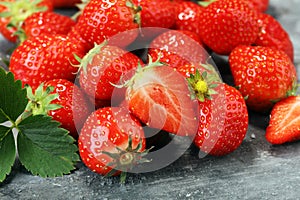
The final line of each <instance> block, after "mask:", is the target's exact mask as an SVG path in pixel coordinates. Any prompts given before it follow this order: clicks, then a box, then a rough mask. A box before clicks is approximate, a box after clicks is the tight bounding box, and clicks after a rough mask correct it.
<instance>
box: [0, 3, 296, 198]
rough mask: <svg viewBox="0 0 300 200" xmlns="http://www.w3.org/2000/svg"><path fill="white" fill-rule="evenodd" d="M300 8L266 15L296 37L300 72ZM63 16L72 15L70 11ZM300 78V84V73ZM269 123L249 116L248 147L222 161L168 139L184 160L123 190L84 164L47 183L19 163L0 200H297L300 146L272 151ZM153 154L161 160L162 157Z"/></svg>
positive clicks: (225, 72)
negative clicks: (268, 140)
mask: <svg viewBox="0 0 300 200" xmlns="http://www.w3.org/2000/svg"><path fill="white" fill-rule="evenodd" d="M103 1H104V0H103ZM106 2H113V1H112V0H109V1H106ZM299 6H300V2H299V1H286V2H285V3H284V4H282V1H281V0H270V6H269V9H268V10H267V12H268V13H270V14H272V15H273V16H275V18H276V19H277V20H278V21H279V22H280V23H281V24H282V26H283V27H284V28H285V29H286V31H287V32H288V33H289V35H290V37H291V41H292V42H293V44H294V64H295V67H296V69H297V72H299V71H300V41H299V39H298V35H299V26H300V24H299V18H300V14H299V12H298V8H299ZM59 12H61V13H72V12H70V11H69V10H65V9H64V10H59ZM12 47H14V45H13V44H12V43H9V42H7V41H6V40H5V39H4V38H3V37H2V35H1V34H0V57H1V59H0V65H1V66H3V67H5V65H6V64H5V63H6V61H5V60H7V59H8V58H9V57H8V54H9V49H11V48H12ZM213 57H214V58H215V63H216V65H217V66H218V67H219V68H221V69H220V73H221V75H222V78H223V80H224V81H225V82H228V83H232V81H233V80H232V77H231V75H230V72H229V68H226V67H227V65H226V64H227V62H226V61H225V60H226V57H223V56H222V57H219V56H218V55H215V54H214V55H213ZM145 60H146V59H144V61H145ZM6 69H7V68H6ZM184 70H186V69H184ZM297 76H298V79H299V77H300V76H299V73H298V74H297ZM102 103H103V102H102ZM268 122H269V116H268V115H264V114H259V113H256V112H252V111H250V112H249V127H248V131H247V135H246V137H245V139H244V141H243V143H242V144H241V146H240V147H239V148H238V149H237V150H236V151H234V152H233V153H231V154H229V155H227V156H224V157H221V158H218V157H212V156H207V155H206V154H204V155H198V153H199V150H198V149H197V148H196V147H194V146H192V147H190V148H187V147H186V146H187V144H189V143H190V142H191V141H190V139H187V138H182V137H180V136H177V135H171V137H170V136H169V135H167V136H166V135H165V134H164V133H163V134H161V137H160V138H159V139H160V141H161V143H162V144H171V146H172V148H169V150H170V149H173V150H174V148H175V147H176V150H177V151H175V152H173V153H175V154H168V153H169V151H168V150H166V151H165V155H166V157H168V156H169V157H171V156H173V155H175V157H176V153H178V152H179V154H181V153H182V152H183V154H181V156H180V158H178V159H176V161H175V162H172V164H170V165H168V166H166V167H163V168H161V169H159V170H155V171H151V172H150V170H149V172H146V173H139V174H135V173H133V174H128V175H127V183H126V184H125V185H121V186H120V183H119V177H110V178H106V177H102V176H100V175H98V174H96V173H93V172H92V171H91V170H89V169H88V168H87V167H86V166H84V164H83V163H81V162H80V163H78V164H77V165H76V169H75V170H74V171H73V172H72V173H71V174H70V175H66V176H63V177H57V178H45V179H44V178H41V177H38V176H33V175H32V174H30V173H29V172H28V171H27V170H26V169H25V168H24V167H23V166H22V165H21V164H20V162H18V161H17V162H16V163H15V165H14V166H13V168H12V173H11V174H10V175H9V176H7V179H6V180H5V181H4V182H3V183H0V199H4V200H11V199H133V198H135V199H147V198H151V199H270V198H274V199H297V198H299V194H298V192H297V191H298V190H297V189H298V188H299V177H300V171H299V167H300V143H299V142H293V143H288V144H285V145H271V144H270V143H268V142H267V141H266V139H265V129H266V127H267V126H268ZM147 131H148V132H149V133H146V132H145V134H149V135H152V133H151V131H152V132H153V130H152V129H149V130H147ZM154 132H155V131H154ZM155 134H156V133H154V135H155ZM153 139H154V138H153ZM155 139H157V138H155ZM170 141H171V142H170ZM154 150H156V149H154ZM154 150H153V153H155V152H156V154H157V155H155V156H157V157H159V156H160V155H161V154H160V152H159V151H154ZM125 155H126V156H125ZM127 156H128V154H124V157H127ZM0 157H1V155H0ZM178 157H179V156H178ZM199 157H200V159H199Z"/></svg>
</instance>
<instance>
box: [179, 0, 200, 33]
mask: <svg viewBox="0 0 300 200" xmlns="http://www.w3.org/2000/svg"><path fill="white" fill-rule="evenodd" d="M203 9H204V8H203V7H202V6H199V5H198V4H196V3H194V2H191V1H182V2H178V3H176V4H175V13H176V18H175V25H174V28H175V29H177V30H189V31H192V32H195V33H196V34H198V35H199V34H200V26H201V23H200V17H201V15H200V13H201V12H202V10H203Z"/></svg>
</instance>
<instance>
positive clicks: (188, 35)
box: [148, 30, 208, 68]
mask: <svg viewBox="0 0 300 200" xmlns="http://www.w3.org/2000/svg"><path fill="white" fill-rule="evenodd" d="M148 54H149V55H150V56H151V57H152V58H153V59H154V60H157V59H158V57H160V61H161V62H164V63H167V64H168V65H169V66H170V67H174V68H177V67H180V66H182V65H185V64H189V63H193V64H195V65H196V64H198V63H204V62H205V61H206V60H207V58H208V54H207V53H206V51H205V49H204V48H203V46H202V43H201V41H200V39H199V37H198V36H197V34H196V33H194V32H190V31H186V30H169V31H166V32H164V33H162V34H160V35H159V36H157V37H156V38H154V40H153V41H152V42H151V43H150V44H149V51H148Z"/></svg>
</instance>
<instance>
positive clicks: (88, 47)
mask: <svg viewBox="0 0 300 200" xmlns="http://www.w3.org/2000/svg"><path fill="white" fill-rule="evenodd" d="M67 36H68V38H70V39H72V40H74V41H77V43H81V45H82V46H83V47H85V50H86V52H88V51H89V50H91V49H92V48H93V47H94V44H91V43H89V42H88V41H86V40H85V39H83V38H82V37H81V35H80V34H79V33H78V31H77V29H76V28H75V27H74V26H73V27H72V28H71V30H70V31H69V32H68V34H67Z"/></svg>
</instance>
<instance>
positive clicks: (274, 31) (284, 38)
mask: <svg viewBox="0 0 300 200" xmlns="http://www.w3.org/2000/svg"><path fill="white" fill-rule="evenodd" d="M258 17H259V24H260V31H259V35H258V38H257V39H256V41H255V44H256V45H259V46H267V47H272V48H275V49H279V50H282V51H284V52H285V53H286V54H287V55H288V56H289V57H290V58H291V60H292V61H293V60H294V47H293V43H292V41H291V39H290V36H289V34H288V33H287V32H286V30H285V29H284V28H283V27H282V26H281V24H280V23H279V22H278V21H277V20H276V19H275V18H274V17H273V16H271V15H268V14H265V13H260V14H259V15H258Z"/></svg>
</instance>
